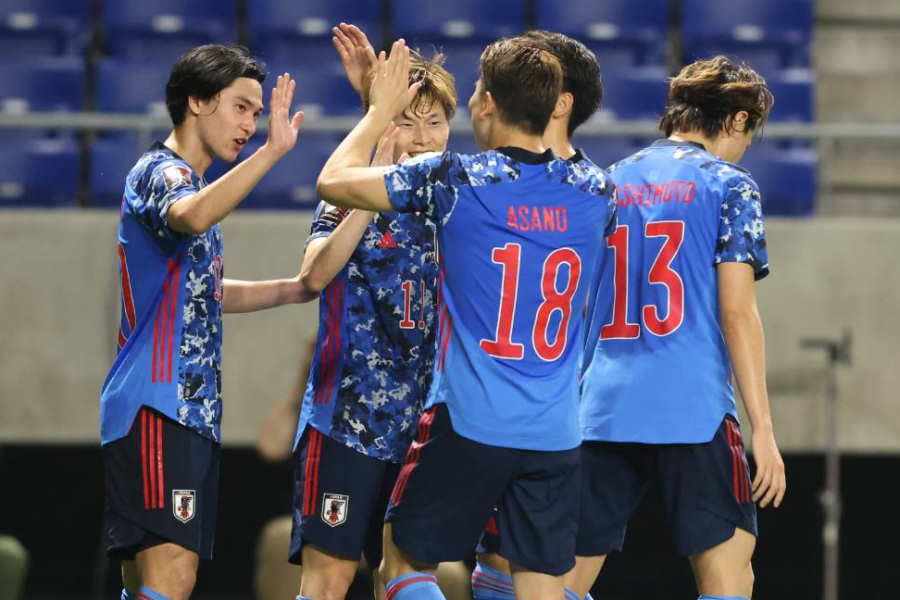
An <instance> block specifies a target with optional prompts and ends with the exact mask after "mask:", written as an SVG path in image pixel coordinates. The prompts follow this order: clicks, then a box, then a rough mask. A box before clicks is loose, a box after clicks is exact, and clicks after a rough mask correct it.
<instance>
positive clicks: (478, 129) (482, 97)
mask: <svg viewBox="0 0 900 600" xmlns="http://www.w3.org/2000/svg"><path fill="white" fill-rule="evenodd" d="M486 103H487V96H486V94H485V93H484V88H483V87H482V84H481V77H479V78H478V81H477V82H475V91H474V92H472V97H471V98H469V114H470V115H472V130H473V131H474V133H475V143H476V144H477V145H478V147H479V148H481V149H482V150H490V148H491V146H490V142H489V140H490V131H491V123H490V119H489V118H488V115H487V112H486V111H485V107H486Z"/></svg>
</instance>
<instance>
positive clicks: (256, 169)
mask: <svg viewBox="0 0 900 600" xmlns="http://www.w3.org/2000/svg"><path fill="white" fill-rule="evenodd" d="M276 162H278V157H277V156H276V155H275V153H274V152H272V151H270V150H268V149H267V148H266V146H263V147H261V148H260V149H259V150H257V151H256V152H254V153H253V155H252V156H250V157H248V158H247V159H246V160H245V161H243V162H241V163H240V164H239V165H237V166H236V167H234V168H233V169H231V170H230V171H229V172H228V173H225V174H224V175H222V177H220V178H219V179H218V180H216V181H215V182H213V183H211V184H210V185H208V186H206V187H205V188H203V189H202V190H200V191H199V192H197V193H196V194H194V195H193V196H191V197H189V198H185V199H184V200H181V201H179V202H176V203H175V204H173V205H172V208H170V209H169V224H170V225H171V227H172V229H175V230H176V231H180V232H182V233H188V234H198V233H203V232H205V231H206V230H208V229H209V228H210V227H212V226H213V225H215V224H216V223H218V222H220V221H221V220H222V219H224V218H225V217H227V216H228V215H229V214H230V213H231V211H233V210H234V209H235V208H236V207H237V205H238V204H240V203H241V201H242V200H243V199H244V198H246V197H247V195H248V194H249V193H250V192H251V191H252V190H253V188H254V187H255V186H256V184H257V183H259V180H260V179H262V177H263V176H264V175H265V174H266V173H268V172H269V170H270V169H271V168H272V167H273V166H274V165H275V163H276Z"/></svg>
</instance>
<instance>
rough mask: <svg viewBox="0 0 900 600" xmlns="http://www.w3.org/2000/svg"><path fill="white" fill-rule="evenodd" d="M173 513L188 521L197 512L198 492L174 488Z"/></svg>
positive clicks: (176, 516)
mask: <svg viewBox="0 0 900 600" xmlns="http://www.w3.org/2000/svg"><path fill="white" fill-rule="evenodd" d="M172 513H173V514H174V515H175V518H176V519H178V520H179V521H181V522H182V523H187V522H188V521H190V520H191V519H193V518H194V515H195V514H196V513H197V492H195V491H194V490H172Z"/></svg>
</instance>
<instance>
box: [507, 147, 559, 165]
mask: <svg viewBox="0 0 900 600" xmlns="http://www.w3.org/2000/svg"><path fill="white" fill-rule="evenodd" d="M496 150H497V152H501V153H503V154H505V155H507V156H508V157H510V158H512V159H513V160H517V161H519V162H523V163H525V164H527V165H539V164H541V163H548V162H550V161H551V160H553V159H554V158H556V156H554V155H553V150H551V149H550V148H547V149H546V150H544V152H543V153H541V154H536V153H534V152H531V151H530V150H526V149H525V148H517V147H515V146H503V147H501V148H497V149H496Z"/></svg>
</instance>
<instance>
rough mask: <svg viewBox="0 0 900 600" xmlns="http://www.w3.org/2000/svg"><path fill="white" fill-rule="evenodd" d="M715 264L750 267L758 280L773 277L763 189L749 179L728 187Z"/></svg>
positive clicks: (741, 179) (740, 179)
mask: <svg viewBox="0 0 900 600" xmlns="http://www.w3.org/2000/svg"><path fill="white" fill-rule="evenodd" d="M714 262H715V264H719V263H723V262H742V263H747V264H749V265H750V266H751V267H753V273H754V277H755V279H756V280H760V279H762V278H763V277H765V276H766V275H768V274H769V253H768V250H767V249H766V230H765V224H764V223H763V214H762V203H761V201H760V194H759V188H758V187H757V186H756V182H755V181H753V179H752V178H750V177H749V176H747V175H741V176H740V177H736V178H734V179H732V180H730V181H729V182H728V184H727V185H726V188H725V199H724V200H723V202H722V207H721V214H720V217H719V232H718V240H717V243H716V255H715V260H714Z"/></svg>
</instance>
